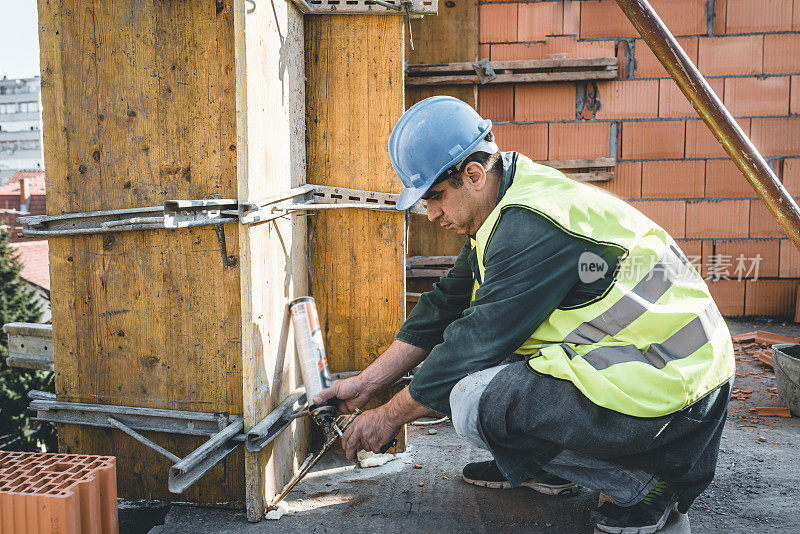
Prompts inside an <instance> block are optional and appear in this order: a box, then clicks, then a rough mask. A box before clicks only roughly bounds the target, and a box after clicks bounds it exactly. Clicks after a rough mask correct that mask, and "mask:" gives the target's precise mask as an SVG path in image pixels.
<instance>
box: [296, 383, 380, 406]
mask: <svg viewBox="0 0 800 534" xmlns="http://www.w3.org/2000/svg"><path fill="white" fill-rule="evenodd" d="M374 393H375V388H374V387H372V384H367V383H365V381H364V380H363V379H362V378H361V375H356V376H351V377H350V378H345V379H344V380H337V381H336V382H334V383H333V385H332V386H331V387H329V388H328V389H323V390H322V391H320V392H319V393H318V394H317V395H316V396H315V397H314V398H313V399H312V402H313V403H314V404H316V405H320V404H323V403H325V402H327V401H329V400H331V399H335V400H334V405H335V406H336V408H337V409H338V410H339V413H352V412H354V411H355V410H356V409H358V408H362V407H363V406H364V405H365V404H366V403H367V402H369V400H370V399H371V398H372V396H373V395H374Z"/></svg>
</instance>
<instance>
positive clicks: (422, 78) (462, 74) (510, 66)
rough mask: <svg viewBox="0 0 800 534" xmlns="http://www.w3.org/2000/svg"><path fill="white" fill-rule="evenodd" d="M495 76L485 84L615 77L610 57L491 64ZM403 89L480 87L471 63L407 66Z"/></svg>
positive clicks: (616, 74) (612, 60)
mask: <svg viewBox="0 0 800 534" xmlns="http://www.w3.org/2000/svg"><path fill="white" fill-rule="evenodd" d="M491 66H492V69H493V70H494V72H495V73H496V77H495V78H493V79H492V80H489V81H488V82H486V83H490V84H498V83H530V82H564V81H580V80H609V79H614V78H616V77H617V76H618V60H617V58H614V57H600V58H564V59H536V60H516V61H494V62H492V63H491ZM406 73H407V75H408V77H407V79H406V85H407V86H431V85H433V86H438V85H461V84H480V83H481V82H480V79H479V78H478V76H477V74H475V69H474V67H473V65H472V63H471V62H458V63H442V64H419V65H409V67H408V69H407V70H406Z"/></svg>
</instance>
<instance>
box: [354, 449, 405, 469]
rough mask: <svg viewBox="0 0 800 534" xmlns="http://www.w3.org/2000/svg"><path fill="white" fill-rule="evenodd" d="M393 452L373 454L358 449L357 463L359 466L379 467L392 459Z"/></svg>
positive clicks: (393, 457) (393, 456)
mask: <svg viewBox="0 0 800 534" xmlns="http://www.w3.org/2000/svg"><path fill="white" fill-rule="evenodd" d="M395 458H396V456H395V455H394V454H389V453H386V454H375V453H374V452H369V451H358V464H359V465H360V466H361V467H380V466H382V465H384V464H386V463H387V462H391V461H392V460H394V459H395Z"/></svg>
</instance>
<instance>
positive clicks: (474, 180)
mask: <svg viewBox="0 0 800 534" xmlns="http://www.w3.org/2000/svg"><path fill="white" fill-rule="evenodd" d="M464 179H465V180H469V181H470V183H471V184H472V188H473V189H475V190H476V191H480V190H481V189H483V188H484V187H485V186H486V169H484V168H483V165H481V164H480V163H478V162H477V161H470V162H469V163H467V166H466V167H464Z"/></svg>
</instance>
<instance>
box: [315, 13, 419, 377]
mask: <svg viewBox="0 0 800 534" xmlns="http://www.w3.org/2000/svg"><path fill="white" fill-rule="evenodd" d="M305 23H306V25H305V35H306V76H307V80H308V81H307V85H306V112H307V121H306V125H307V139H308V144H307V147H308V149H307V150H308V181H309V183H315V184H322V185H331V186H344V187H351V188H355V189H368V190H373V191H383V192H393V193H397V192H399V191H400V182H399V181H398V180H397V178H396V176H395V174H394V172H393V170H392V167H391V164H390V162H389V156H388V152H387V144H388V139H389V134H390V132H391V130H392V127H393V126H394V124H395V122H396V121H397V119H398V118H400V115H401V114H402V112H403V19H402V18H401V17H398V16H370V15H355V16H346V17H345V16H335V15H333V16H327V15H317V16H314V17H306V20H305ZM308 224H309V235H310V242H309V256H310V265H311V277H312V278H311V294H312V295H313V296H314V298H315V299H316V300H317V307H318V309H319V314H320V320H321V322H322V329H323V332H324V335H325V343H326V347H327V352H328V361H329V363H330V367H331V371H333V372H345V371H357V370H361V369H364V368H365V367H366V366H367V365H369V364H370V363H371V362H372V361H373V360H374V359H375V358H377V356H378V355H380V354H381V352H382V351H384V350H385V349H386V348H387V347H388V346H389V344H391V342H392V341H393V340H394V336H395V335H396V334H397V331H398V330H399V328H400V326H401V325H402V323H403V320H404V307H405V302H404V301H405V282H404V270H405V266H404V243H405V240H404V233H405V217H404V215H403V214H401V213H390V212H374V211H366V210H331V211H330V212H328V213H315V214H313V215H311V216H309V221H308Z"/></svg>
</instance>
